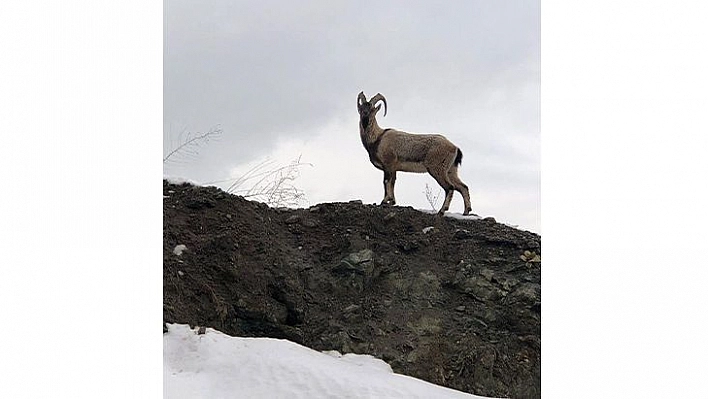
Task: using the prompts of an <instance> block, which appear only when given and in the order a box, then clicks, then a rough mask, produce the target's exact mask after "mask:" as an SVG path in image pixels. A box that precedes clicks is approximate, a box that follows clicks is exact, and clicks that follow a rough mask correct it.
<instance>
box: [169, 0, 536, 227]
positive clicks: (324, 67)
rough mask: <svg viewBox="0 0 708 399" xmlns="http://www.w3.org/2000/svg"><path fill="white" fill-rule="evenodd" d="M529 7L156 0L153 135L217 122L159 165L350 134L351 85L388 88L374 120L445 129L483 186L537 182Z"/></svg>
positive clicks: (202, 173) (191, 168)
mask: <svg viewBox="0 0 708 399" xmlns="http://www.w3.org/2000/svg"><path fill="white" fill-rule="evenodd" d="M539 12H540V4H539V2H534V1H494V2H490V1H445V2H432V1H392V2H380V1H358V2H349V1H335V2H318V1H310V2H307V1H303V2H284V1H272V2H268V1H266V2H252V1H207V2H198V3H195V2H187V1H183V0H168V1H167V2H166V5H165V13H166V18H165V21H166V24H165V25H166V26H165V38H166V40H165V58H164V65H165V67H164V79H165V85H164V107H165V111H164V119H165V135H164V136H165V140H164V143H165V147H169V146H170V143H169V140H172V141H174V136H175V132H179V131H181V130H182V129H184V128H186V129H187V130H190V131H196V130H206V129H208V128H209V127H210V126H213V125H216V124H219V125H220V126H221V128H222V129H223V131H224V133H223V136H222V137H221V139H220V140H219V141H218V144H209V145H206V146H203V147H202V148H200V149H199V157H198V158H196V159H192V160H190V162H189V163H188V164H186V165H168V166H167V168H166V172H174V173H176V174H180V175H183V176H184V177H188V178H191V179H194V180H197V181H210V180H217V179H219V178H223V177H225V176H227V175H228V173H229V170H230V169H231V168H233V167H234V166H235V165H238V164H242V163H246V162H252V161H253V160H257V159H262V158H264V157H266V156H268V155H269V154H270V153H271V152H272V151H274V149H275V148H276V146H277V145H278V142H279V141H282V140H284V139H287V138H291V137H292V136H294V135H296V136H297V137H299V138H302V139H307V138H314V137H315V136H316V135H317V134H319V133H321V132H322V129H323V128H324V127H325V126H329V125H331V124H332V123H334V122H338V123H342V124H344V126H349V130H348V131H343V132H337V134H348V135H354V136H355V137H356V136H357V135H358V130H357V119H356V118H357V115H356V108H355V106H354V104H355V101H356V95H357V93H358V92H359V91H360V90H364V91H365V93H366V94H367V95H369V96H371V95H373V94H375V93H376V92H381V93H383V94H384V95H385V96H386V97H387V99H388V101H389V106H390V110H389V114H388V115H387V117H386V118H383V119H380V124H381V125H382V126H395V127H397V128H401V129H404V130H409V131H413V132H441V133H444V134H446V135H447V136H448V137H449V138H450V139H451V140H452V141H453V142H455V143H456V144H458V145H459V146H460V147H461V148H462V149H463V151H464V153H465V164H464V167H465V168H468V172H467V173H469V174H472V173H474V176H475V177H476V179H475V180H478V182H479V184H482V186H483V187H485V186H489V187H492V186H498V187H500V189H502V188H503V187H504V185H507V184H514V185H518V186H523V187H531V188H533V187H538V184H539V180H540V173H539V167H540V165H539V160H540V141H539V136H540V134H539V92H540V50H539V47H540V24H539V18H540V14H539ZM333 151H338V149H336V148H335V149H333ZM341 151H342V152H343V153H345V152H346V153H360V154H358V155H360V156H362V157H365V156H366V154H365V152H364V149H363V148H358V147H357V148H343V149H341ZM305 152H307V151H305ZM313 152H314V149H313ZM303 159H304V160H306V161H307V160H308V154H307V153H304V154H303ZM369 167H371V168H373V166H370V165H369ZM510 191H511V188H510ZM376 195H377V196H378V195H382V194H381V193H377V194H376ZM528 207H532V208H533V207H536V204H528ZM533 228H534V229H536V230H537V231H540V226H534V227H533Z"/></svg>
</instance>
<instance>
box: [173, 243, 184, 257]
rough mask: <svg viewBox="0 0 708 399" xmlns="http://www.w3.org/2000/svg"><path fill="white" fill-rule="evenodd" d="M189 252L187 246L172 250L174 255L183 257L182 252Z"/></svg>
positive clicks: (180, 245) (182, 245)
mask: <svg viewBox="0 0 708 399" xmlns="http://www.w3.org/2000/svg"><path fill="white" fill-rule="evenodd" d="M186 250H187V246H186V245H184V244H179V245H177V246H176V247H175V249H174V250H172V253H173V254H175V255H177V256H182V252H183V251H186Z"/></svg>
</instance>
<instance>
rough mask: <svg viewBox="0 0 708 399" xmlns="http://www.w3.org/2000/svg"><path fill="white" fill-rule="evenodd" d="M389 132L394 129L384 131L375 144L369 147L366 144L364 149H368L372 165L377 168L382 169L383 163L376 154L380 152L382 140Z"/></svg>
mask: <svg viewBox="0 0 708 399" xmlns="http://www.w3.org/2000/svg"><path fill="white" fill-rule="evenodd" d="M389 130H393V129H384V131H383V133H381V135H380V136H379V138H377V139H376V141H374V142H373V143H371V144H369V145H367V144H366V143H364V147H366V150H367V151H368V152H369V160H371V163H373V164H374V166H376V167H377V168H382V167H383V163H382V162H381V160H380V159H379V158H378V157H377V156H376V152H377V151H378V150H379V144H381V139H382V138H383V136H384V134H386V132H388V131H389Z"/></svg>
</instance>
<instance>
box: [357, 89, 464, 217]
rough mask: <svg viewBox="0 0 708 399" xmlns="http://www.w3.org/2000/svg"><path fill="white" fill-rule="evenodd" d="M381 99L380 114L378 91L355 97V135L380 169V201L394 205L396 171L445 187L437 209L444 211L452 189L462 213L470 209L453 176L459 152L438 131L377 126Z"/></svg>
mask: <svg viewBox="0 0 708 399" xmlns="http://www.w3.org/2000/svg"><path fill="white" fill-rule="evenodd" d="M379 101H383V105H384V107H385V108H384V116H386V111H387V109H388V104H386V98H385V97H384V96H382V95H381V93H378V94H376V95H375V96H374V97H372V98H371V100H369V101H366V96H365V95H364V92H363V91H362V92H361V93H359V96H358V98H357V104H356V105H357V108H358V110H359V134H360V135H361V142H362V144H364V148H366V151H367V152H368V153H369V160H370V161H371V163H372V164H374V166H375V167H376V168H378V169H381V170H383V172H384V180H383V182H384V199H383V201H381V204H382V205H383V204H387V203H388V204H391V205H393V204H395V203H396V198H395V196H394V194H393V186H394V185H395V184H396V172H397V171H401V172H414V173H426V172H427V173H430V175H431V176H433V178H434V179H435V181H437V182H438V184H439V185H440V186H441V187H442V188H443V190H445V202H444V203H443V206H442V208H440V211H439V212H438V213H439V214H440V215H442V214H444V213H445V211H447V210H448V209H449V208H450V201H451V200H452V194H453V193H454V190H457V191H459V192H460V194H462V198H463V200H464V202H465V211H464V213H463V214H464V215H469V213H470V211H471V210H472V205H471V203H470V192H469V189H468V188H467V185H465V183H463V182H462V180H460V178H459V177H458V176H457V167H458V166H459V165H460V163H461V162H462V151H460V149H459V148H457V146H455V145H454V144H452V143H451V142H450V141H449V140H448V139H446V138H445V137H444V136H442V135H439V134H410V133H406V132H402V131H400V130H395V129H381V127H379V124H378V123H377V122H376V113H377V112H379V110H380V109H381V105H380V104H379V105H378V106H377V105H376V103H378V102H379Z"/></svg>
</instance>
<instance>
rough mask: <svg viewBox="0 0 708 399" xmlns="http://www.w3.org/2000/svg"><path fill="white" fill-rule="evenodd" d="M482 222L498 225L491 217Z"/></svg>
mask: <svg viewBox="0 0 708 399" xmlns="http://www.w3.org/2000/svg"><path fill="white" fill-rule="evenodd" d="M482 221H483V222H487V223H496V222H497V220H496V219H494V218H493V217H491V216H489V217H486V218H484V219H482Z"/></svg>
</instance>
